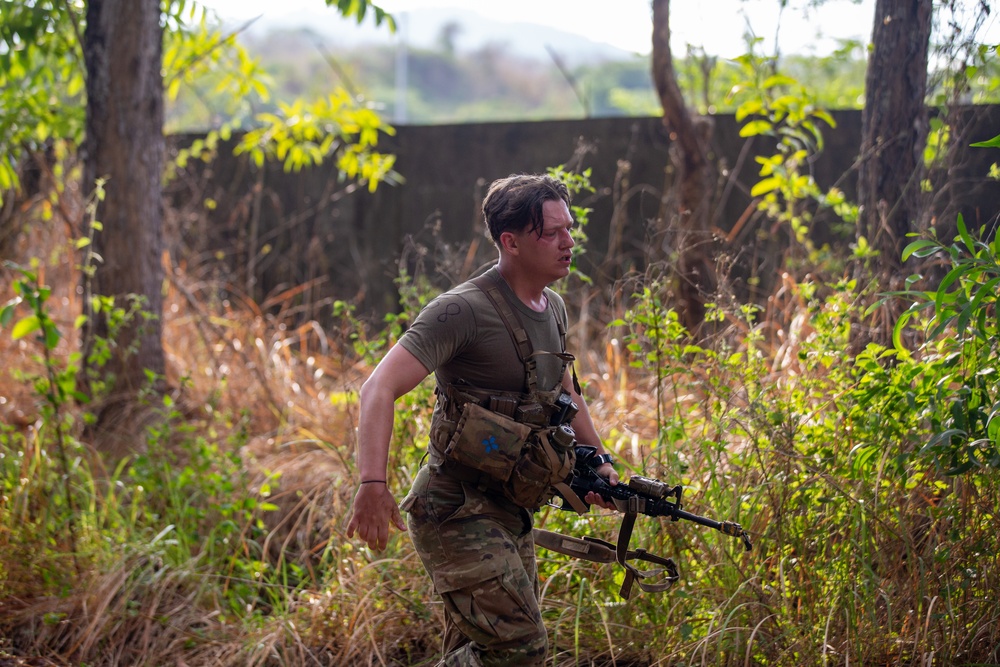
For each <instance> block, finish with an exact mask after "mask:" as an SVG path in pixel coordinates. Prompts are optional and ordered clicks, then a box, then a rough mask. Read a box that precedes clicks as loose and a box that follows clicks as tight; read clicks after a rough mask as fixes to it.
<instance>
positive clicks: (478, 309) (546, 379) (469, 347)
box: [399, 266, 567, 392]
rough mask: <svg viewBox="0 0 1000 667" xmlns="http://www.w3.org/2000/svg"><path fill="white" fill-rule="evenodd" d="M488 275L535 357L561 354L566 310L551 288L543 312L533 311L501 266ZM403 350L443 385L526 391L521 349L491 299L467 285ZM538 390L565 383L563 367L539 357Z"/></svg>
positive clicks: (417, 327)
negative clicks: (523, 330) (505, 302)
mask: <svg viewBox="0 0 1000 667" xmlns="http://www.w3.org/2000/svg"><path fill="white" fill-rule="evenodd" d="M487 275H489V277H490V278H491V279H492V280H493V281H494V282H496V283H497V285H498V286H499V287H500V290H501V291H502V292H503V294H504V296H505V297H506V299H507V302H508V303H509V304H510V306H511V308H513V309H514V310H515V312H516V313H517V316H518V318H520V321H521V326H523V327H524V329H525V331H526V332H527V334H528V338H529V340H530V341H531V346H532V349H533V351H534V352H540V351H547V352H555V353H559V352H562V351H563V350H562V346H561V341H560V339H559V327H558V326H557V324H556V321H557V320H558V321H560V322H562V325H563V329H564V330H565V328H566V324H567V318H566V304H565V303H564V302H563V300H562V298H561V297H560V296H559V295H558V294H556V293H555V292H553V291H552V290H550V289H548V288H546V290H545V296H546V298H547V300H548V306H547V307H546V309H545V311H544V312H536V311H534V310H532V309H531V308H528V306H526V305H525V304H524V303H523V302H522V301H521V300H520V299H519V298H518V297H517V296H516V295H515V294H514V291H513V290H511V288H510V286H509V285H508V284H507V282H506V281H505V280H504V279H503V277H502V276H501V275H500V272H499V271H498V270H497V268H496V266H494V267H493V268H491V269H490V270H489V271H488V272H487ZM399 344H400V345H402V346H403V347H404V348H406V350H407V351H409V352H410V353H411V354H412V355H413V356H415V357H416V358H417V359H418V360H419V361H420V363H421V364H423V365H424V367H425V368H426V369H427V371H428V372H433V373H434V374H435V376H436V379H437V382H438V384H439V385H442V386H445V385H449V384H453V383H455V382H458V381H459V380H464V381H465V382H466V383H468V384H470V385H472V386H473V387H478V388H480V389H494V390H499V391H520V392H523V391H526V389H527V387H525V382H524V380H525V376H524V364H523V363H522V362H521V359H520V357H518V356H517V347H516V346H515V345H514V341H513V339H512V338H511V335H510V332H509V331H508V330H507V327H506V326H505V325H504V323H503V319H502V318H501V317H500V314H499V313H498V312H497V310H496V308H495V307H494V306H493V303H492V302H491V301H490V300H489V297H487V296H486V294H485V293H483V291H482V290H481V289H479V288H478V287H476V285H474V284H473V283H471V282H465V283H462V284H461V285H458V286H457V287H455V288H453V289H451V290H449V291H447V292H445V293H443V294H441V295H440V296H438V297H437V298H436V299H434V300H433V301H431V302H430V303H429V304H427V306H426V307H425V308H424V309H423V310H422V311H420V314H419V315H417V318H416V320H415V321H414V322H413V325H412V326H411V327H410V328H409V329H408V330H407V331H406V333H405V334H404V335H403V336H402V338H400V339H399ZM535 359H536V360H537V363H538V366H537V372H538V387H537V388H538V389H541V390H549V389H553V388H554V387H555V386H556V385H558V384H559V383H560V381H561V380H562V375H561V371H562V361H561V360H560V359H559V358H558V357H555V356H552V355H550V354H542V355H537V356H536V357H535Z"/></svg>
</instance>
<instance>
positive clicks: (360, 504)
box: [347, 482, 406, 551]
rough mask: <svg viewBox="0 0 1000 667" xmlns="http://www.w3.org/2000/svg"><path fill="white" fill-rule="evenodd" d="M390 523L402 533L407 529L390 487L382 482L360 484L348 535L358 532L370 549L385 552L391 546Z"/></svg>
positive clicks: (355, 497)
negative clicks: (388, 545) (389, 544)
mask: <svg viewBox="0 0 1000 667" xmlns="http://www.w3.org/2000/svg"><path fill="white" fill-rule="evenodd" d="M390 522H391V523H392V524H393V525H395V526H396V528H398V529H399V530H406V524H405V523H404V522H403V516H402V515H401V514H400V512H399V506H398V505H397V504H396V499H395V498H393V496H392V493H390V492H389V489H388V487H387V486H386V485H385V484H384V483H382V482H377V483H369V484H362V485H360V486H359V487H358V492H357V493H356V494H355V495H354V507H353V514H352V516H351V521H350V523H348V524H347V536H348V537H354V533H355V532H357V534H358V537H360V538H361V539H362V540H364V541H365V542H366V543H367V544H368V546H369V547H370V548H372V549H375V550H376V551H382V550H383V549H385V547H386V545H387V544H388V543H389V523H390Z"/></svg>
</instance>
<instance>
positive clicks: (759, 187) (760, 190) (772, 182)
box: [750, 178, 781, 197]
mask: <svg viewBox="0 0 1000 667" xmlns="http://www.w3.org/2000/svg"><path fill="white" fill-rule="evenodd" d="M780 185H781V181H780V180H778V179H777V178H765V179H763V180H762V181H759V182H758V183H757V184H756V185H754V186H753V188H752V189H751V190H750V196H751V197H759V196H761V195H765V194H767V193H768V192H772V191H774V190H777V189H778V186H780Z"/></svg>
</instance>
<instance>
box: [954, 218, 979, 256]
mask: <svg viewBox="0 0 1000 667" xmlns="http://www.w3.org/2000/svg"><path fill="white" fill-rule="evenodd" d="M955 224H956V226H957V227H958V235H959V237H961V239H962V243H964V244H965V247H966V248H968V249H969V252H971V253H973V254H975V252H976V244H975V243H974V242H973V240H972V237H971V236H969V230H968V229H967V228H966V226H965V216H963V215H962V214H961V213H959V214H958V219H957V220H956V221H955Z"/></svg>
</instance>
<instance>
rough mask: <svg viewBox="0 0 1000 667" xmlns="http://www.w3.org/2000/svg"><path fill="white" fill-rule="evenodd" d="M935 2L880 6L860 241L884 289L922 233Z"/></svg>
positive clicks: (866, 114)
mask: <svg viewBox="0 0 1000 667" xmlns="http://www.w3.org/2000/svg"><path fill="white" fill-rule="evenodd" d="M931 11H932V3H931V0H877V3H876V5H875V24H874V28H873V30H872V42H873V44H874V48H873V50H872V53H871V56H870V57H869V60H868V73H867V77H866V79H865V108H864V111H863V113H862V116H861V118H862V121H861V126H862V129H861V160H860V165H859V172H858V203H859V204H860V206H861V210H860V215H859V217H858V235H859V236H864V237H865V238H866V239H867V240H868V243H869V245H870V246H871V247H873V248H875V249H876V250H878V251H879V252H880V254H881V258H880V260H881V262H880V263H881V266H882V267H883V268H884V271H885V273H884V275H883V276H882V279H883V285H885V284H886V281H887V280H891V279H892V277H893V275H898V274H899V273H900V270H901V269H902V263H901V261H900V260H901V254H902V250H903V247H904V246H905V244H906V241H907V239H906V234H907V233H909V232H910V231H913V230H915V229H917V227H918V225H917V221H918V218H919V217H920V201H919V200H920V182H921V180H922V178H923V176H922V175H923V151H924V146H925V144H926V141H927V107H926V103H925V100H924V98H925V95H926V90H927V51H928V44H929V42H930V34H931Z"/></svg>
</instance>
